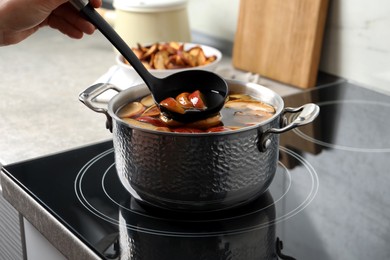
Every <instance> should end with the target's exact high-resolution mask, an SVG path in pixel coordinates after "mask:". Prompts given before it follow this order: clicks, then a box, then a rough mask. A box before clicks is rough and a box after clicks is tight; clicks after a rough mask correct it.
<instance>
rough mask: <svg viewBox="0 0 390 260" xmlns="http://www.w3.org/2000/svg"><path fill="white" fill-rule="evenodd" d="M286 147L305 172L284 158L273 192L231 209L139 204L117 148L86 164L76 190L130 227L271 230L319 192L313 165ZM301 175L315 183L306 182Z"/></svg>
mask: <svg viewBox="0 0 390 260" xmlns="http://www.w3.org/2000/svg"><path fill="white" fill-rule="evenodd" d="M280 150H281V151H284V152H285V153H286V154H288V156H291V157H292V158H294V160H297V161H298V162H299V164H300V165H301V166H303V167H304V168H305V171H303V173H302V174H296V175H294V176H293V175H292V174H291V173H290V171H289V170H288V169H287V167H285V166H284V165H283V164H282V163H280V162H279V165H278V167H277V172H276V174H275V177H274V180H273V182H272V184H271V185H270V187H269V189H268V190H267V192H265V193H264V194H263V195H262V196H260V197H259V198H258V199H256V200H255V201H253V202H251V203H249V204H247V205H244V206H241V207H237V208H233V209H229V210H223V211H216V212H189V213H185V212H180V213H178V212H172V211H169V210H167V211H165V210H162V209H154V208H150V207H145V206H144V205H141V204H139V203H138V202H137V201H136V200H135V199H134V198H132V197H131V195H130V194H129V193H128V192H127V191H126V189H125V188H124V187H123V186H122V184H121V183H120V181H119V178H118V176H117V172H116V169H115V162H114V160H113V159H111V160H107V158H108V157H109V158H111V157H112V158H113V153H114V149H108V150H106V151H104V152H102V153H101V154H99V155H97V156H96V157H94V158H92V159H91V160H90V161H89V162H88V163H86V164H85V165H84V166H83V167H82V168H81V169H80V171H79V173H78V174H77V176H76V180H75V185H74V189H75V193H76V195H77V198H78V200H79V201H80V202H81V204H82V205H83V206H84V207H85V208H86V209H87V210H88V211H89V212H91V213H92V214H94V215H95V216H97V217H99V218H100V219H103V220H104V221H106V222H109V223H111V224H114V225H119V226H120V227H122V228H123V227H125V228H127V229H129V230H133V231H137V232H145V233H149V234H158V235H165V236H181V237H207V236H219V235H221V234H236V233H243V232H248V231H251V230H257V229H262V228H267V227H269V226H271V225H275V224H276V223H278V222H280V221H283V220H285V219H288V218H290V217H292V216H294V215H296V214H298V213H299V212H300V211H302V210H303V209H304V208H305V207H306V206H307V205H309V203H310V202H311V201H312V200H313V199H314V197H315V195H316V193H317V191H318V186H319V183H318V176H317V173H316V171H315V170H314V169H313V167H312V166H311V165H310V164H309V163H308V162H307V161H306V160H305V159H304V158H302V157H301V156H299V155H298V154H296V153H294V152H293V151H291V150H289V149H287V148H284V147H280ZM103 162H104V163H103ZM96 179H98V180H100V184H101V185H100V187H95V185H90V184H91V183H92V180H93V181H94V182H96ZM301 179H302V180H305V181H306V182H309V183H310V185H307V184H305V185H302V184H300V183H301ZM290 193H294V194H296V193H299V194H300V195H303V196H302V198H303V199H302V201H300V202H299V203H298V202H296V203H290V202H289V203H286V201H287V200H288V196H289V195H290ZM97 198H98V199H97Z"/></svg>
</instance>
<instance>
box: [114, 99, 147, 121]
mask: <svg viewBox="0 0 390 260" xmlns="http://www.w3.org/2000/svg"><path fill="white" fill-rule="evenodd" d="M144 111H145V107H144V106H143V105H142V104H141V103H140V102H131V103H128V104H127V105H125V106H123V107H122V108H121V109H120V110H119V112H118V116H119V117H120V118H124V117H134V116H136V115H139V114H141V113H142V112H144Z"/></svg>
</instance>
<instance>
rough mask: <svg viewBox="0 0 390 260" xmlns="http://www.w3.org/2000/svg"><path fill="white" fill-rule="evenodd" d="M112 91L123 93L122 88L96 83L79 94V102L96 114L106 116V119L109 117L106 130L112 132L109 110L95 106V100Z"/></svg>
mask: <svg viewBox="0 0 390 260" xmlns="http://www.w3.org/2000/svg"><path fill="white" fill-rule="evenodd" d="M110 89H111V90H115V91H117V92H121V91H122V90H121V89H120V88H118V87H117V86H115V85H113V84H110V83H96V84H94V85H92V86H90V87H88V88H87V89H86V90H84V91H83V92H81V93H80V94H79V100H80V101H81V102H82V103H84V105H86V106H87V107H88V108H90V109H91V110H93V111H95V112H98V113H103V114H105V115H106V117H107V121H106V128H107V129H109V130H110V131H112V118H111V116H110V115H109V114H108V112H107V109H105V108H101V107H97V106H95V105H94V104H93V100H94V99H95V98H96V97H97V96H99V95H101V94H103V93H104V92H106V91H108V90H110Z"/></svg>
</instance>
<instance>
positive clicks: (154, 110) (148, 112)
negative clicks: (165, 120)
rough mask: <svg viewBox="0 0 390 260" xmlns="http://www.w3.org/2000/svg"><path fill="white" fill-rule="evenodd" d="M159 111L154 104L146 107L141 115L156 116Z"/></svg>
mask: <svg viewBox="0 0 390 260" xmlns="http://www.w3.org/2000/svg"><path fill="white" fill-rule="evenodd" d="M160 113H161V111H160V109H159V108H158V106H157V105H156V104H154V105H153V106H150V107H148V108H147V109H146V110H145V111H144V112H143V113H142V115H141V116H158V115H159V114H160Z"/></svg>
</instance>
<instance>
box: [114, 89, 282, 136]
mask: <svg viewBox="0 0 390 260" xmlns="http://www.w3.org/2000/svg"><path fill="white" fill-rule="evenodd" d="M274 114H275V108H274V107H273V106H271V105H269V104H266V103H264V102H262V101H260V100H258V99H256V98H254V97H252V96H249V95H245V94H231V95H229V96H228V99H227V101H226V103H225V106H224V108H223V109H222V110H221V112H220V114H219V115H217V116H214V117H210V118H207V119H204V120H200V121H196V122H192V123H188V124H182V123H179V122H176V121H173V120H170V119H168V118H167V117H165V116H164V115H163V114H161V113H160V111H159V110H158V108H157V106H156V105H155V104H154V102H153V98H152V97H151V96H146V97H143V98H140V99H139V100H137V101H132V102H129V103H128V104H126V105H124V106H123V107H121V108H120V109H119V110H118V111H117V115H118V117H120V118H121V119H122V120H123V121H125V122H127V123H129V124H131V125H136V126H138V127H143V128H146V129H153V130H157V131H165V132H181V133H207V132H223V131H234V130H237V129H241V128H243V127H246V126H251V125H255V124H259V123H261V122H263V121H265V120H267V119H269V118H270V117H272V116H273V115H274Z"/></svg>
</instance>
